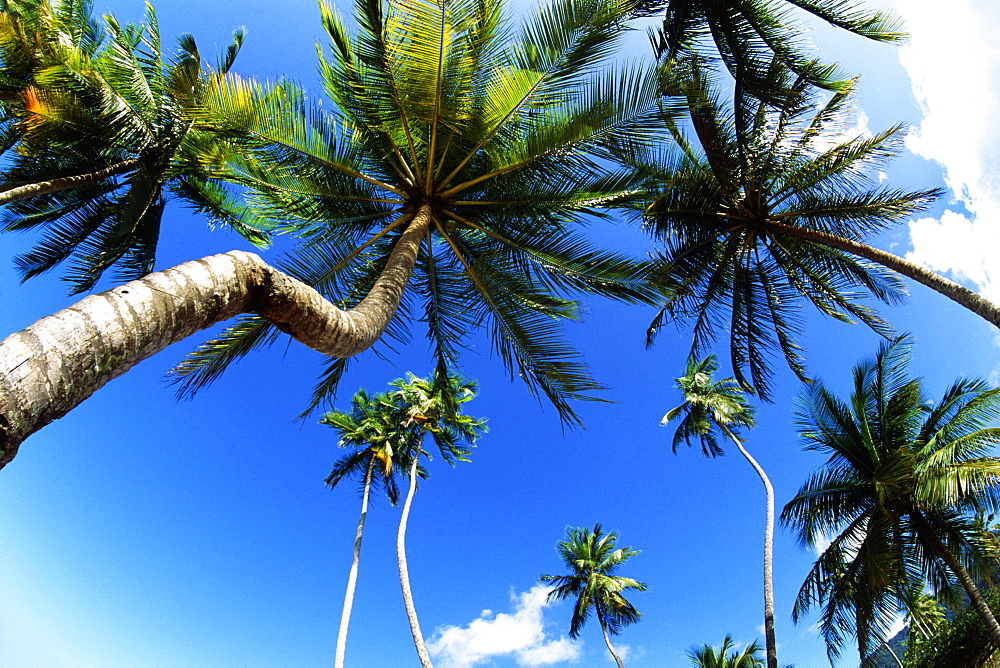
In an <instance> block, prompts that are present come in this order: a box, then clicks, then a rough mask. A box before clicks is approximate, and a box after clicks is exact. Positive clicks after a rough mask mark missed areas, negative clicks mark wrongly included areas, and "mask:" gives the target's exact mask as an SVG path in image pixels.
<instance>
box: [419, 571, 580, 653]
mask: <svg viewBox="0 0 1000 668" xmlns="http://www.w3.org/2000/svg"><path fill="white" fill-rule="evenodd" d="M548 592H549V588H548V587H546V586H545V585H541V584H537V585H535V586H534V587H532V588H531V589H530V590H529V591H526V592H524V593H522V594H512V595H511V599H512V601H513V603H514V612H513V613H512V614H508V613H503V612H501V613H498V614H496V615H494V614H493V612H492V611H490V610H484V611H483V612H482V614H481V615H480V616H479V617H478V618H476V619H474V620H473V621H472V622H470V623H469V624H468V625H467V626H461V627H460V626H447V627H445V628H443V629H438V631H437V632H436V633H435V634H434V637H433V638H432V639H431V640H430V642H428V643H427V649H428V651H429V652H430V653H431V654H433V655H435V657H436V658H437V659H438V661H439V662H440V663H441V665H442V666H444V667H445V668H466V667H468V666H474V665H476V664H478V663H483V662H485V661H487V660H489V659H490V658H492V657H496V656H503V655H512V656H513V657H514V659H515V660H516V661H517V664H518V665H520V666H546V665H551V664H554V663H560V662H565V661H576V660H578V659H579V658H580V654H581V650H580V648H581V645H582V643H580V642H576V641H572V640H570V639H569V638H565V637H560V638H558V639H555V640H551V639H549V637H548V635H547V634H546V633H545V628H544V619H543V613H542V610H543V609H544V608H546V607H548V606H549V605H550V603H549V602H548V600H547V596H548Z"/></svg>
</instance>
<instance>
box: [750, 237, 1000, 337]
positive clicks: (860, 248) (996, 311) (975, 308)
mask: <svg viewBox="0 0 1000 668" xmlns="http://www.w3.org/2000/svg"><path fill="white" fill-rule="evenodd" d="M767 227H768V228H769V229H770V230H773V231H775V232H780V233H781V234H785V235H787V236H790V237H793V238H796V239H805V240H807V241H815V242H816V243H819V244H823V245H824V246H829V247H830V248H836V249H837V250H842V251H845V252H847V253H851V254H853V255H858V256H860V257H863V258H865V259H867V260H871V261H872V262H875V263H877V264H880V265H882V266H883V267H886V268H888V269H892V270H893V271H895V272H896V273H898V274H902V275H903V276H906V277H907V278H911V279H913V280H914V281H916V282H918V283H922V284H923V285H926V286H927V287H929V288H930V289H931V290H935V291H936V292H939V293H941V294H942V295H944V296H945V297H947V298H948V299H951V300H952V301H954V302H955V303H957V304H959V305H960V306H963V307H965V308H967V309H968V310H970V311H972V312H973V313H975V314H976V315H978V316H980V317H982V318H984V319H986V320H988V321H989V322H991V323H992V324H994V325H996V326H997V327H1000V307H998V306H997V305H996V304H994V303H993V302H991V301H989V300H988V299H984V298H983V297H982V296H980V295H978V294H976V293H975V292H973V291H972V290H969V289H968V288H965V287H962V286H961V285H959V284H958V283H955V282H954V281H950V280H948V279H947V278H945V277H944V276H941V275H939V274H936V273H934V272H933V271H931V270H929V269H925V268H924V267H921V266H920V265H918V264H914V263H913V262H910V261H908V260H904V259H903V258H901V257H899V256H898V255H893V254H892V253H887V252H886V251H884V250H880V249H878V248H874V247H873V246H868V245H866V244H863V243H859V242H857V241H852V240H850V239H844V238H843V237H838V236H835V235H832V234H826V233H825V232H818V231H816V230H808V229H805V228H802V227H796V226H794V225H785V224H784V223H778V222H773V221H772V222H769V223H768V224H767Z"/></svg>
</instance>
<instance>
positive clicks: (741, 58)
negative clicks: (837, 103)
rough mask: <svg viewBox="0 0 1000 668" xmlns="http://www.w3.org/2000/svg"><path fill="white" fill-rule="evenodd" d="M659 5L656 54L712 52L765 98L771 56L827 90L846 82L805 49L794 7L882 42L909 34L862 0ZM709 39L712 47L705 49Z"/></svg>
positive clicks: (668, 1)
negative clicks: (660, 15) (662, 9)
mask: <svg viewBox="0 0 1000 668" xmlns="http://www.w3.org/2000/svg"><path fill="white" fill-rule="evenodd" d="M661 4H665V5H666V12H665V15H664V18H663V26H662V27H661V28H660V30H659V31H658V32H657V33H656V34H655V35H654V40H653V44H654V48H655V49H656V51H657V54H658V56H660V57H662V58H666V59H668V60H673V59H675V58H677V57H678V56H680V55H682V54H683V53H685V52H691V51H693V52H696V53H700V54H703V55H706V56H711V55H712V51H713V50H714V52H715V53H718V55H719V56H720V57H721V58H722V62H723V63H725V66H726V68H727V69H728V70H729V72H730V73H731V74H732V75H733V77H736V78H738V79H739V80H740V85H742V86H743V87H745V88H747V89H750V90H753V91H755V93H756V94H758V95H760V94H762V95H765V96H768V95H773V94H774V93H775V90H774V89H773V88H769V85H770V84H771V83H772V82H770V81H769V79H768V76H767V70H768V67H769V65H770V63H771V62H772V61H773V60H776V61H778V62H780V63H782V64H783V65H784V66H785V67H788V68H789V69H791V70H792V71H794V72H796V73H797V74H799V75H802V76H805V77H807V78H808V80H809V81H810V83H812V84H814V85H817V86H821V87H823V88H829V89H832V90H835V89H837V88H839V86H840V85H842V84H843V83H844V81H843V75H842V74H841V73H840V72H838V70H837V68H836V67H835V66H822V65H817V63H816V60H815V56H813V55H812V54H810V53H808V52H807V50H806V49H805V48H804V47H806V45H805V44H803V41H802V35H803V33H804V32H805V30H804V29H803V28H802V26H801V24H799V23H798V22H797V21H796V20H795V18H794V16H793V14H794V12H793V11H791V8H792V7H797V8H799V9H801V10H802V11H803V12H807V13H809V14H812V15H813V16H815V17H816V18H819V19H822V20H824V21H826V22H827V23H829V24H831V25H834V26H836V27H838V28H843V29H844V30H848V31H850V32H852V33H854V34H855V35H860V36H862V37H867V38H868V39H872V40H875V41H878V42H901V41H903V40H904V39H905V38H906V33H905V32H904V31H903V26H902V23H901V21H899V19H898V18H896V17H894V16H893V15H892V14H891V13H890V12H887V11H867V10H865V9H864V8H863V7H862V6H861V5H862V3H861V2H843V1H842V0H810V1H807V2H803V1H802V0H788V1H787V2H741V1H740V0H665V2H664V3H661ZM709 39H711V40H713V41H714V44H713V46H714V49H712V48H711V47H708V48H706V47H707V44H706V42H707V41H708V40H709Z"/></svg>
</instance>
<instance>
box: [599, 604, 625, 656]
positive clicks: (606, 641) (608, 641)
mask: <svg viewBox="0 0 1000 668" xmlns="http://www.w3.org/2000/svg"><path fill="white" fill-rule="evenodd" d="M597 620H598V621H599V622H600V623H601V633H603V634H604V644H605V645H607V646H608V651H609V652H611V657H612V658H613V659H614V660H615V663H617V664H618V668H625V664H624V663H622V659H621V657H620V656H618V652H616V651H615V648H614V646H612V644H611V636H609V635H608V627H607V625H606V624H605V623H604V619H602V618H601V617H600V615H598V617H597Z"/></svg>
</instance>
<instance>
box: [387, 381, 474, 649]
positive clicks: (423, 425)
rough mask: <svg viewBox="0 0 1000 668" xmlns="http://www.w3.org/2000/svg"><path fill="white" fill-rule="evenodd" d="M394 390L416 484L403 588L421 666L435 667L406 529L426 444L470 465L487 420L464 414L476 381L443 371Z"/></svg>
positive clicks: (401, 561)
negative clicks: (419, 614) (419, 609)
mask: <svg viewBox="0 0 1000 668" xmlns="http://www.w3.org/2000/svg"><path fill="white" fill-rule="evenodd" d="M390 385H392V386H393V387H395V388H397V389H396V390H395V391H394V392H391V393H389V395H388V399H389V401H390V403H391V404H392V406H393V410H392V412H391V415H392V416H393V421H394V422H395V425H396V426H395V432H396V448H397V449H399V451H400V455H399V456H400V458H401V459H402V460H406V461H408V462H409V480H410V485H409V488H408V489H407V492H406V500H405V501H404V502H403V512H402V514H401V515H400V518H399V530H398V531H397V533H396V560H397V565H398V567H399V585H400V589H401V590H402V592H403V604H404V606H405V607H406V618H407V620H408V621H409V623H410V633H411V634H412V636H413V644H414V646H415V647H416V650H417V656H418V657H419V658H420V663H421V665H422V666H424V667H425V668H429V667H430V666H431V660H430V655H429V654H428V653H427V648H426V646H425V645H424V637H423V634H422V633H421V631H420V622H419V621H418V619H417V610H416V607H415V606H414V604H413V593H412V591H411V590H410V575H409V567H408V566H407V562H406V527H407V523H408V522H409V518H410V507H411V505H412V504H413V495H414V493H415V492H416V491H417V475H418V473H419V462H420V457H421V455H424V456H427V457H430V454H429V453H428V452H426V451H425V450H424V449H423V441H424V439H425V437H426V436H428V435H429V436H430V437H431V439H432V440H433V441H434V444H435V446H437V451H438V452H439V453H440V455H441V457H442V459H444V460H445V461H446V462H448V463H449V464H451V465H452V466H454V464H455V462H456V461H463V462H464V461H469V455H470V454H471V448H473V447H475V445H476V440H477V439H478V438H479V436H480V435H482V434H483V432H485V431H486V420H483V419H478V418H473V417H470V416H468V415H465V414H464V413H462V412H461V405H462V404H464V403H465V402H467V401H470V400H471V399H473V398H474V397H475V396H476V392H475V391H476V384H475V383H474V382H472V381H470V380H464V379H462V378H460V377H458V376H456V375H452V374H445V373H440V372H438V373H435V374H434V377H433V378H432V379H430V380H427V379H424V378H417V377H415V376H414V375H413V374H408V376H407V378H406V379H405V380H403V379H400V380H396V381H393V382H392V383H390Z"/></svg>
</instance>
